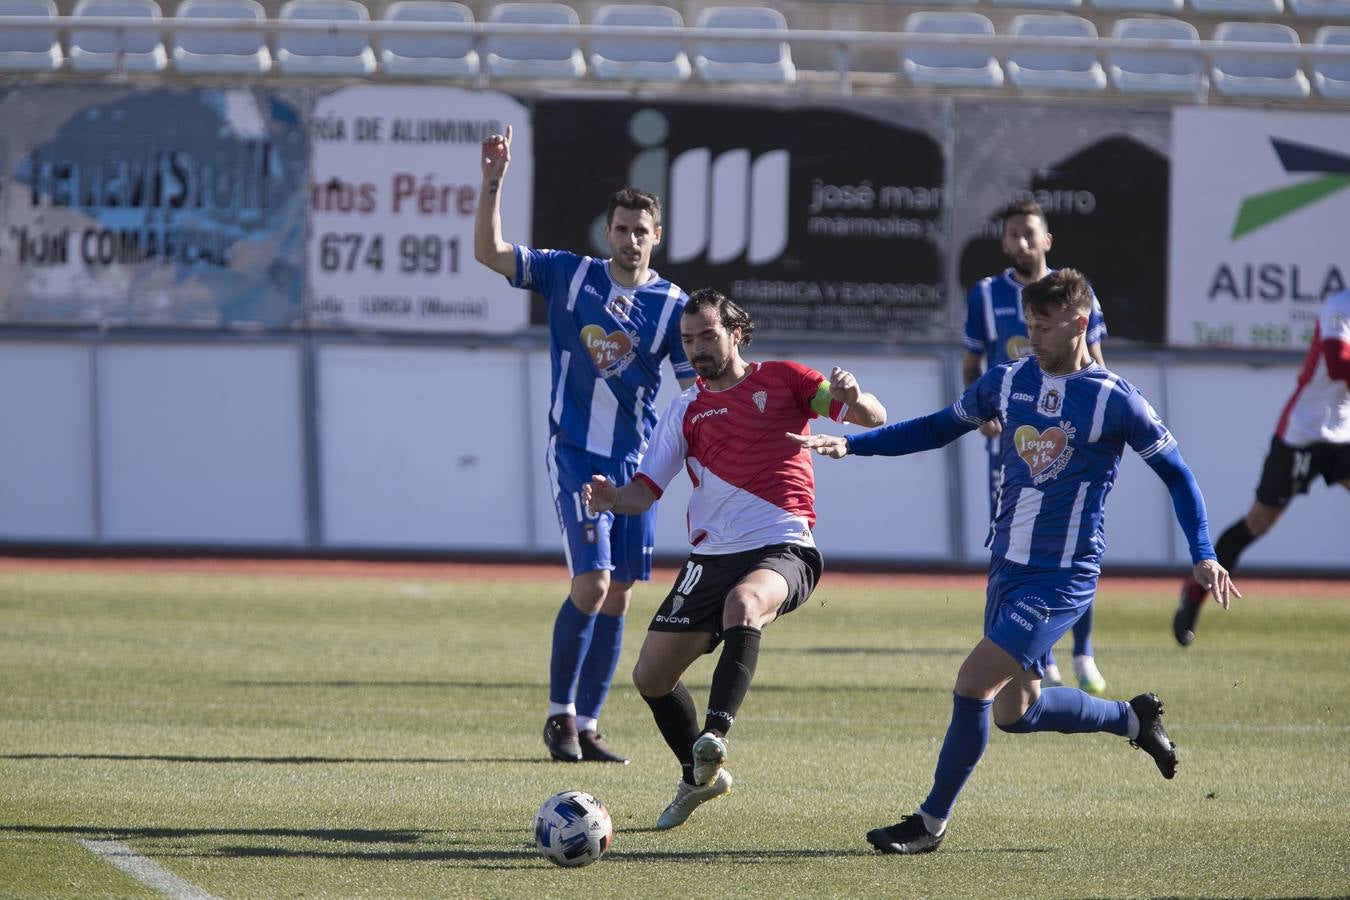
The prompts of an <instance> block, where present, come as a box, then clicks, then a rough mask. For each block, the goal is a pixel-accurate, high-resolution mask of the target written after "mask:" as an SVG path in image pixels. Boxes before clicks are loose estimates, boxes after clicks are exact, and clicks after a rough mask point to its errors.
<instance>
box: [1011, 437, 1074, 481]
mask: <svg viewBox="0 0 1350 900" xmlns="http://www.w3.org/2000/svg"><path fill="white" fill-rule="evenodd" d="M1077 433H1078V430H1077V429H1076V428H1074V427H1073V423H1072V422H1068V421H1061V422H1060V423H1059V424H1058V425H1051V426H1050V427H1049V428H1047V429H1045V430H1044V431H1041V430H1039V429H1038V428H1037V427H1036V426H1035V425H1023V426H1022V427H1021V428H1018V429H1017V431H1015V432H1014V433H1013V448H1014V449H1015V450H1016V451H1017V455H1018V456H1020V457H1021V458H1022V462H1024V463H1026V464H1027V468H1028V469H1030V470H1031V481H1032V483H1033V484H1044V483H1045V482H1047V481H1049V480H1050V479H1051V478H1058V477H1059V473H1060V472H1063V471H1064V467H1065V466H1067V465H1068V464H1069V460H1071V459H1073V445H1072V443H1071V442H1072V441H1073V439H1074V436H1075V435H1076V434H1077Z"/></svg>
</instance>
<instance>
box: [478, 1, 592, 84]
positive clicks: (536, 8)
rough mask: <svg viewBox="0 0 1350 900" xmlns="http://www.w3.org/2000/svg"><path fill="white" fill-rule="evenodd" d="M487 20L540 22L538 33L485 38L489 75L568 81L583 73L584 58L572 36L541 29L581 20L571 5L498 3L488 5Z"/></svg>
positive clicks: (523, 23) (574, 23)
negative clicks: (550, 34) (490, 8)
mask: <svg viewBox="0 0 1350 900" xmlns="http://www.w3.org/2000/svg"><path fill="white" fill-rule="evenodd" d="M488 21H489V22H514V23H517V24H521V25H539V26H543V27H542V28H541V33H539V34H532V35H528V36H526V35H521V36H520V37H515V36H511V37H504V36H500V35H499V36H496V37H491V38H488V40H487V44H486V48H485V51H486V54H487V56H486V63H487V70H488V71H489V72H490V73H492V77H493V78H540V79H547V80H553V81H571V80H575V79H577V78H580V77H581V76H582V75H584V74H586V60H585V58H584V57H583V56H582V55H581V44H580V43H578V41H577V39H576V38H575V37H561V36H559V37H552V36H549V35H548V34H547V33H544V29H545V28H549V27H557V26H559V25H579V24H581V20H580V19H579V18H578V17H577V12H576V10H575V9H573V8H572V7H571V6H568V5H567V4H565V3H500V4H498V5H497V6H494V7H493V8H492V12H491V13H489V14H488Z"/></svg>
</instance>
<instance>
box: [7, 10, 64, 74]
mask: <svg viewBox="0 0 1350 900" xmlns="http://www.w3.org/2000/svg"><path fill="white" fill-rule="evenodd" d="M55 15H56V4H55V3H53V2H52V0H0V69H3V70H5V71H10V72H44V71H45V72H50V71H52V70H54V69H59V68H61V60H62V59H63V57H62V55H61V42H60V41H59V40H58V39H57V34H56V29H55V28H53V29H51V30H50V31H47V30H45V29H44V30H42V31H37V30H33V31H29V30H23V31H20V30H19V29H17V28H13V29H11V28H6V27H5V26H4V18H5V16H28V17H33V18H38V17H42V18H47V19H50V18H52V17H53V16H55Z"/></svg>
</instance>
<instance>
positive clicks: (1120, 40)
mask: <svg viewBox="0 0 1350 900" xmlns="http://www.w3.org/2000/svg"><path fill="white" fill-rule="evenodd" d="M0 18H2V19H3V20H4V24H3V25H2V26H0V72H5V73H8V74H9V75H20V76H24V77H34V76H44V77H45V76H47V75H85V74H94V75H98V74H101V73H108V72H119V73H122V74H126V75H136V76H149V75H155V74H157V73H180V74H191V75H198V74H230V75H232V76H235V77H241V76H249V77H275V76H278V75H281V76H291V75H297V76H324V77H338V78H346V77H355V78H370V79H375V80H390V79H409V78H416V79H418V80H419V81H423V82H425V81H434V82H444V83H467V84H471V85H475V86H485V85H488V84H493V83H506V84H510V85H511V86H512V88H513V89H515V90H523V91H529V90H532V89H535V88H543V87H548V86H551V85H557V84H568V85H572V86H574V87H576V88H578V89H582V90H587V89H604V90H613V89H615V88H616V87H621V88H633V89H638V88H642V89H660V90H670V91H682V92H688V91H694V92H710V91H724V90H744V89H746V88H749V87H753V88H754V89H755V90H758V91H763V90H765V89H770V90H772V89H775V86H777V89H779V90H783V91H793V92H798V93H806V94H810V93H859V94H894V93H896V92H897V91H904V92H905V93H919V94H922V93H928V92H939V93H941V92H959V93H963V94H964V93H976V94H979V93H993V94H997V95H1031V96H1060V95H1063V96H1074V95H1077V96H1106V97H1109V96H1124V97H1137V96H1148V97H1154V98H1171V99H1173V100H1175V101H1178V102H1186V101H1190V100H1200V101H1204V100H1208V101H1210V102H1238V103H1247V102H1258V103H1259V102H1265V101H1270V100H1294V101H1299V102H1300V103H1302V104H1304V105H1306V106H1312V107H1317V106H1329V107H1333V108H1334V107H1338V106H1341V105H1343V104H1344V103H1345V102H1346V101H1347V99H1350V0H1290V2H1288V4H1287V5H1286V2H1285V0H937V2H933V3H929V4H919V3H904V2H858V0H842V2H801V0H797V2H790V3H785V4H782V5H781V6H779V7H775V8H769V7H766V6H754V5H738V6H728V5H713V4H710V3H696V2H683V3H677V4H673V5H669V6H661V5H648V4H627V3H625V4H605V3H602V2H598V0H591V2H577V3H573V4H560V3H525V2H499V3H492V2H482V0H475V2H470V3H458V2H450V0H398V2H387V0H371V2H366V3H361V2H358V0H286V2H279V0H266V2H263V3H259V2H257V0H210V2H202V0H164V2H163V3H158V2H156V0H74V2H72V0H61V2H59V3H57V2H54V0H3V2H0Z"/></svg>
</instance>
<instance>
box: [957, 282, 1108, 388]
mask: <svg viewBox="0 0 1350 900" xmlns="http://www.w3.org/2000/svg"><path fill="white" fill-rule="evenodd" d="M1050 271H1051V272H1053V271H1055V270H1054V269H1051V270H1050ZM1089 290H1091V288H1089ZM1105 337H1106V319H1105V318H1104V317H1103V316H1102V305H1101V303H1099V302H1098V301H1097V295H1096V294H1095V293H1094V294H1093V295H1092V315H1090V316H1088V330H1087V342H1088V345H1089V346H1091V345H1092V344H1100V343H1101V342H1102V339H1103V338H1105ZM962 343H964V344H965V347H966V349H967V350H969V351H970V352H971V353H983V354H984V365H985V368H986V369H992V368H993V367H994V366H1001V365H1003V364H1004V363H1005V362H1010V361H1011V360H1014V359H1021V358H1022V357H1024V356H1030V355H1031V342H1030V341H1028V340H1027V319H1026V316H1025V315H1023V313H1022V282H1020V281H1018V280H1017V279H1016V278H1015V277H1014V276H1013V270H1012V269H1007V270H1005V271H1004V272H1003V274H1001V275H991V276H989V277H988V278H983V279H981V280H979V281H977V282H976V283H975V286H974V287H973V288H971V289H970V296H968V297H967V298H966V328H965V333H964V334H963V335H962Z"/></svg>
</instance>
